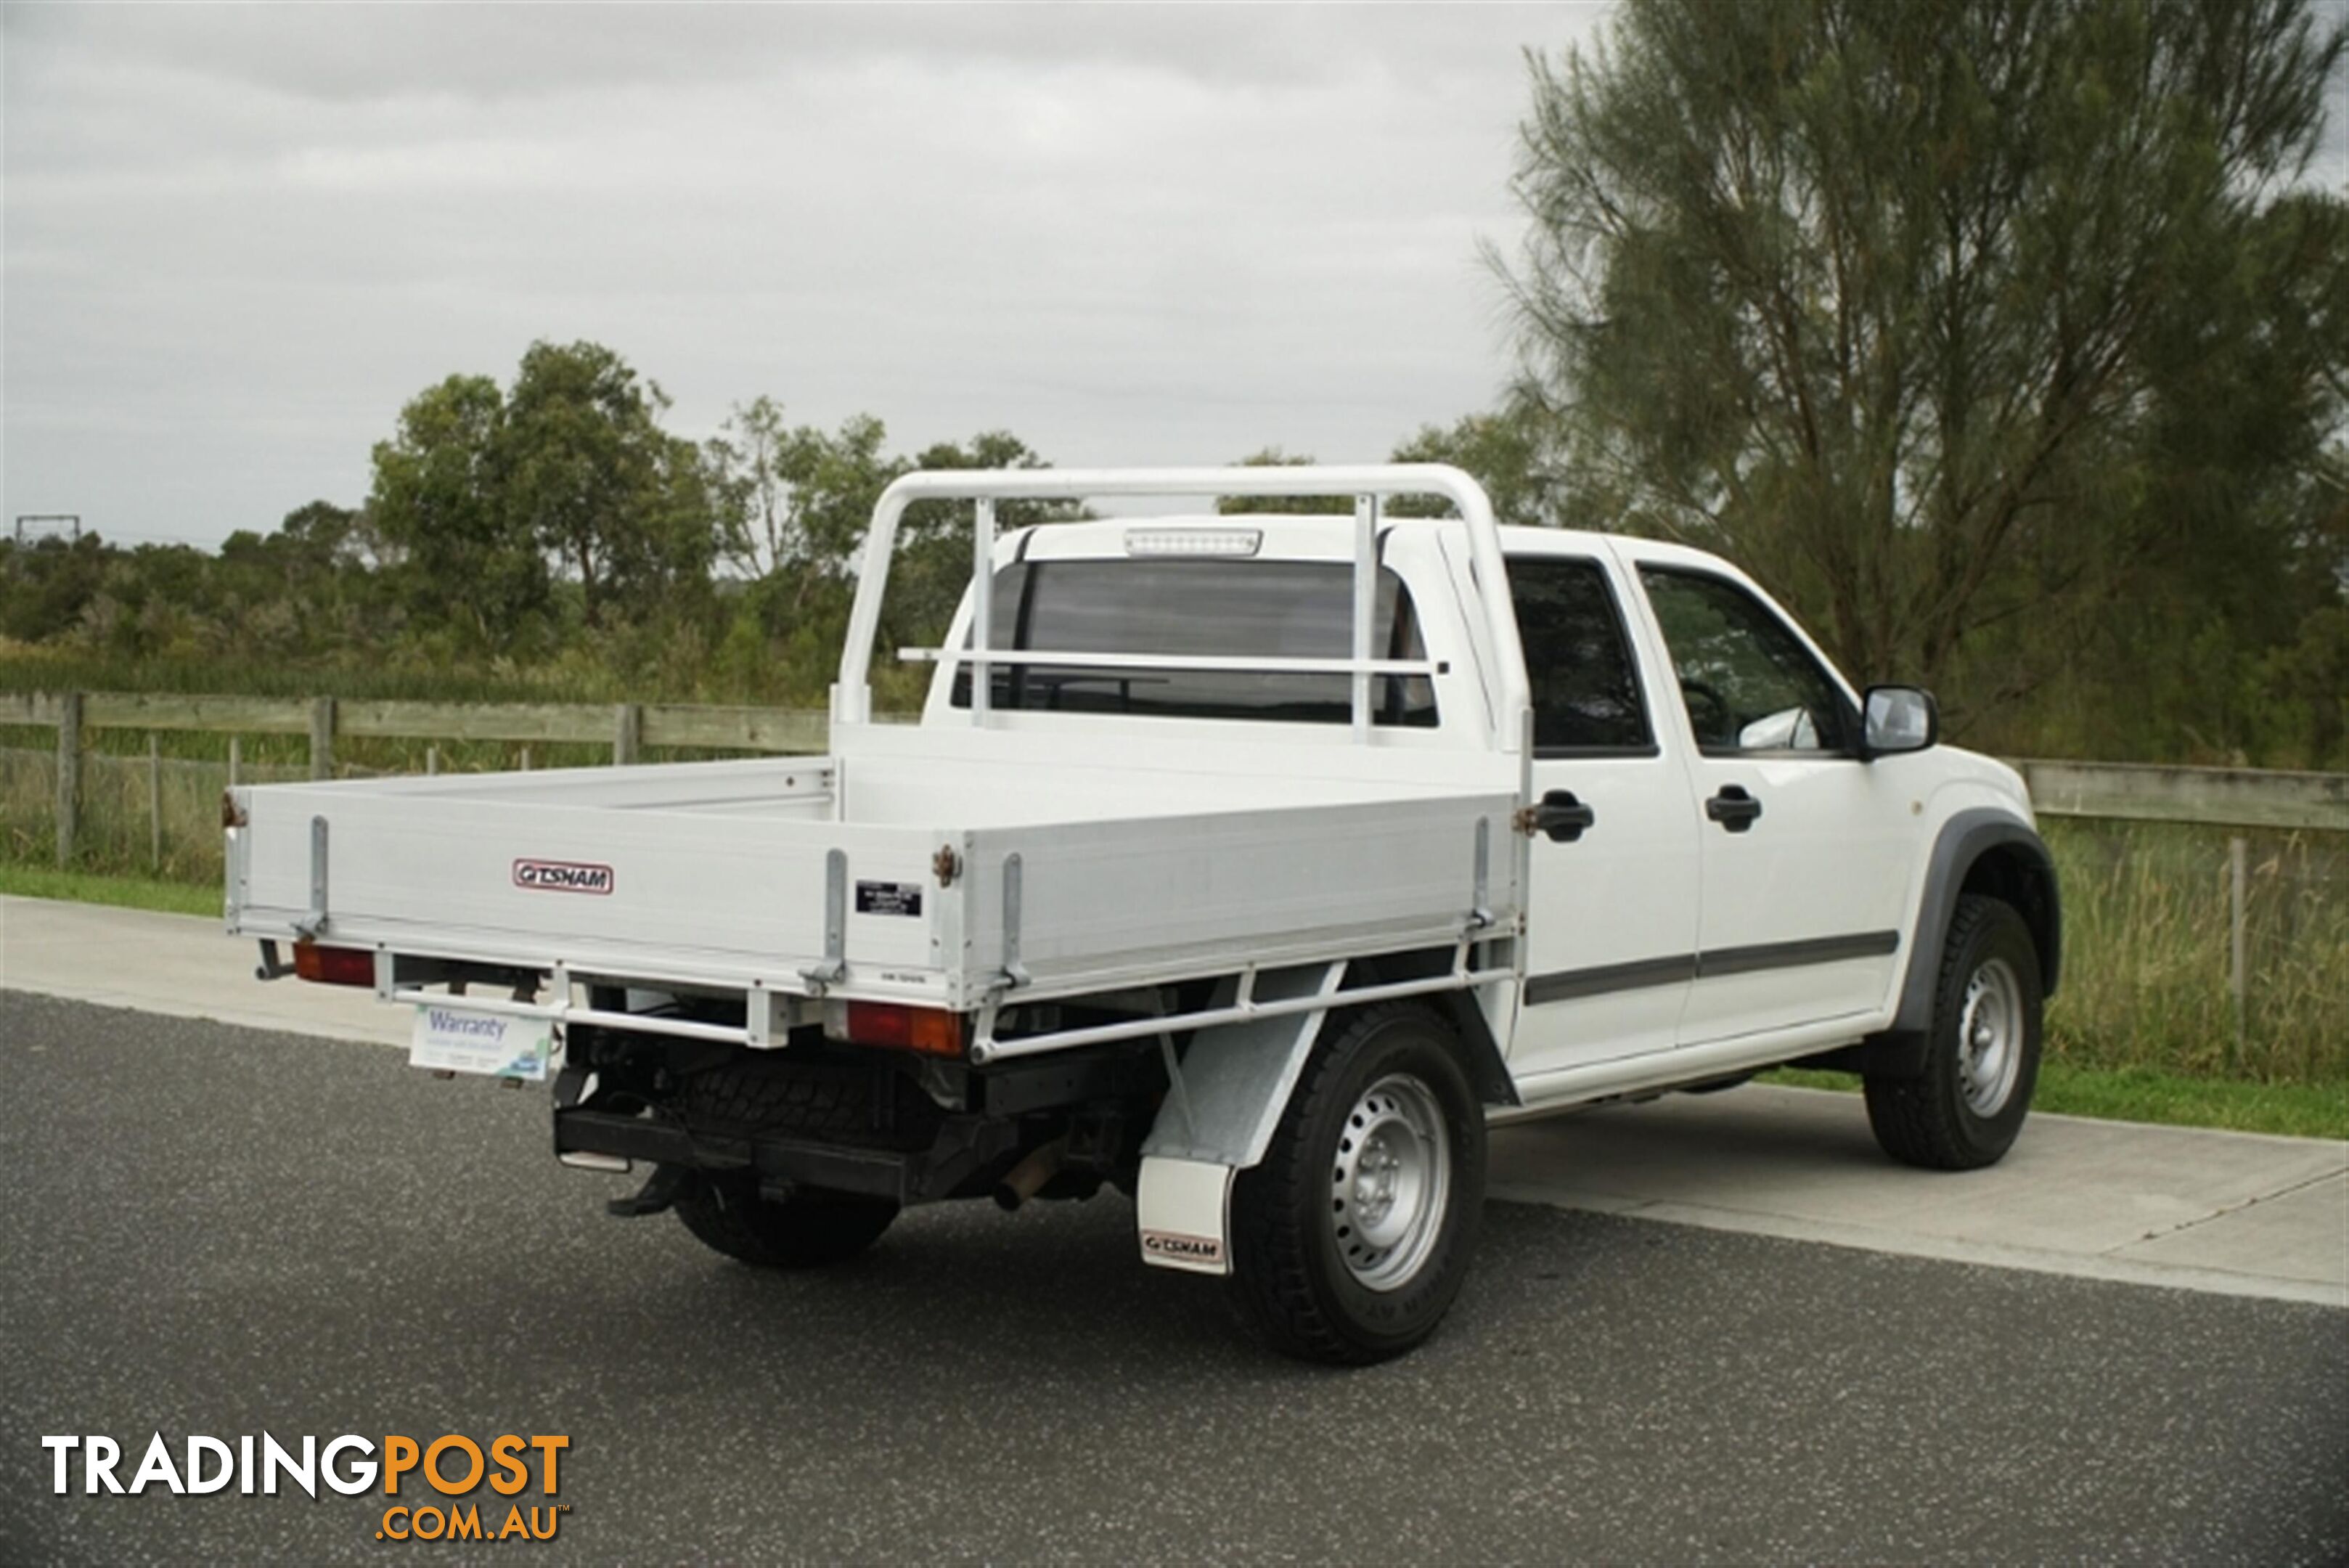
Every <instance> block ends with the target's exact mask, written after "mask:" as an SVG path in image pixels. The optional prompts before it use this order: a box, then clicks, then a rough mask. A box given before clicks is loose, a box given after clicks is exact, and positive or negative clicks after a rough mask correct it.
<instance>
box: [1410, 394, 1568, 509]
mask: <svg viewBox="0 0 2349 1568" xmlns="http://www.w3.org/2000/svg"><path fill="white" fill-rule="evenodd" d="M1394 461H1395V462H1448V463H1450V464H1451V465H1452V466H1453V467H1454V468H1457V469H1460V470H1462V471H1464V472H1466V473H1467V474H1468V475H1469V477H1471V478H1472V479H1474V480H1475V481H1476V483H1479V484H1481V485H1483V486H1484V487H1485V496H1486V498H1487V499H1489V500H1490V501H1491V502H1492V503H1493V515H1494V516H1495V518H1496V519H1498V520H1499V521H1500V522H1502V523H1515V524H1528V525H1541V524H1553V525H1554V524H1557V522H1559V521H1560V520H1561V517H1562V515H1563V505H1564V503H1563V501H1562V499H1561V496H1560V494H1559V491H1560V488H1561V481H1560V479H1559V476H1558V475H1557V472H1555V471H1554V469H1553V468H1552V466H1551V462H1552V459H1551V452H1550V446H1549V442H1548V441H1547V434H1546V432H1545V431H1544V430H1543V429H1542V426H1541V424H1540V421H1539V420H1538V418H1537V416H1536V415H1535V414H1534V413H1533V412H1532V411H1531V410H1528V409H1526V407H1524V406H1523V405H1521V404H1511V405H1509V406H1506V407H1504V408H1502V409H1500V410H1496V411H1495V412H1493V413H1488V414H1465V415H1463V416H1462V417H1461V418H1460V419H1459V420H1457V421H1454V423H1453V424H1452V425H1450V426H1449V427H1448V428H1447V427H1442V426H1437V425H1422V426H1421V427H1420V428H1419V433H1418V434H1416V435H1414V436H1413V437H1412V438H1411V439H1410V440H1409V441H1404V442H1403V443H1402V445H1400V446H1398V447H1396V448H1395V449H1394ZM1393 510H1394V512H1395V514H1397V515H1398V516H1407V517H1416V516H1427V515H1431V514H1436V513H1443V514H1450V513H1451V511H1452V510H1453V509H1452V507H1451V506H1450V505H1449V504H1446V503H1444V502H1441V501H1435V500H1431V499H1426V498H1423V497H1420V496H1406V497H1403V498H1401V499H1399V500H1397V501H1396V502H1395V504H1394V507H1393Z"/></svg>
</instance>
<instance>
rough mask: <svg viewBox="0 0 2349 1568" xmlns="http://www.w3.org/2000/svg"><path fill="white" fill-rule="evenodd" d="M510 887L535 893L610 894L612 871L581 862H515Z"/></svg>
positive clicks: (605, 867)
mask: <svg viewBox="0 0 2349 1568" xmlns="http://www.w3.org/2000/svg"><path fill="white" fill-rule="evenodd" d="M513 884H514V886H515V887H517V888H530V889H531V890H532V891H533V892H538V893H595V894H604V893H609V892H610V891H611V890H612V868H611V867H609V866H596V865H593V864H590V863H589V862H586V861H584V860H517V861H515V862H514V863H513Z"/></svg>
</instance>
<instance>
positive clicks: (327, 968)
mask: <svg viewBox="0 0 2349 1568" xmlns="http://www.w3.org/2000/svg"><path fill="white" fill-rule="evenodd" d="M294 972H295V974H296V975H298V976H300V977H301V978H302V979H304V980H315V981H317V982H318V983H319V984H321V985H373V984H374V983H375V954H374V953H372V952H370V951H368V950H367V949H365V948H328V947H321V946H319V945H318V944H317V943H316V942H295V944H294Z"/></svg>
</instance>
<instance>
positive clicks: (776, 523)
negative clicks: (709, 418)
mask: <svg viewBox="0 0 2349 1568" xmlns="http://www.w3.org/2000/svg"><path fill="white" fill-rule="evenodd" d="M790 440H791V431H788V430H787V429H785V428H784V425H783V405H782V404H781V403H779V402H777V401H775V400H774V399H772V398H771V397H769V396H767V395H766V394H765V393H763V392H761V394H760V395H759V396H757V397H756V398H753V399H752V400H750V402H748V403H737V404H735V405H734V410H733V412H731V413H730V414H729V415H728V416H727V419H726V426H725V434H724V435H722V436H720V437H719V438H718V440H717V441H714V442H712V443H711V451H710V456H711V458H712V460H713V462H715V463H716V465H717V468H718V470H719V473H720V474H721V475H722V476H723V478H722V480H721V485H722V488H723V490H724V493H726V494H727V495H728V496H729V497H730V503H731V504H732V506H733V508H734V510H735V514H736V515H737V516H739V517H740V520H741V522H740V527H739V529H738V531H737V533H736V535H735V543H736V551H735V554H736V558H737V559H738V560H740V562H741V563H742V564H743V565H744V566H747V567H748V568H749V569H750V575H751V576H754V577H764V576H770V575H771V574H772V573H774V572H775V571H776V570H777V569H778V568H780V567H781V566H782V565H783V563H784V561H785V560H786V559H794V558H797V557H798V556H799V555H800V554H801V553H802V552H801V549H800V546H799V542H798V540H797V539H796V538H795V536H794V531H793V528H792V515H791V504H792V483H791V480H790V478H789V477H788V476H787V475H786V474H785V473H784V472H783V450H784V447H785V445H786V444H787V443H788V442H789V441H790Z"/></svg>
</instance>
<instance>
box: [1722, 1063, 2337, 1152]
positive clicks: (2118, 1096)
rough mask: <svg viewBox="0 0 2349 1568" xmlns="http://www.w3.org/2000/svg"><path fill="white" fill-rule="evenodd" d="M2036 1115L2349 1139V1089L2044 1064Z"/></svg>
mask: <svg viewBox="0 0 2349 1568" xmlns="http://www.w3.org/2000/svg"><path fill="white" fill-rule="evenodd" d="M1762 1082H1764V1083H1767V1084H1787V1085H1794V1086H1795V1087H1797V1088H1805V1089H1842V1090H1847V1091H1849V1090H1857V1088H1858V1087H1859V1080H1858V1079H1857V1077H1854V1076H1853V1075H1850V1074H1848V1073H1815V1072H1811V1071H1808V1070H1806V1069H1804V1068H1798V1067H1782V1068H1780V1069H1779V1070H1778V1071H1776V1072H1775V1073H1768V1074H1764V1075H1763V1078H1762ZM2031 1106H2032V1109H2033V1110H2037V1111H2047V1112H2051V1113H2054V1114H2055V1115H2059V1116H2095V1117H2097V1118H2099V1119H2101V1120H2105V1121H2118V1122H2159V1123H2163V1124H2166V1125H2168V1126H2171V1127H2223V1128H2225V1129H2227V1130H2228V1131H2230V1132H2256V1133H2282V1134H2283V1135H2285V1136H2286V1137H2349V1084H2342V1083H2331V1084H2260V1083H2251V1082H2247V1081H2245V1080H2242V1079H2240V1078H2190V1077H2187V1076H2185V1075H2182V1074H2178V1073H2164V1072H2159V1071H2158V1070H2156V1069H2154V1068H2151V1067H2075V1066H2074V1065H2072V1064H2070V1063H2068V1062H2056V1061H2049V1062H2043V1063H2042V1064H2040V1068H2039V1088H2038V1091H2037V1092H2036V1093H2035V1094H2034V1095H2033V1096H2032V1101H2031Z"/></svg>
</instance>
